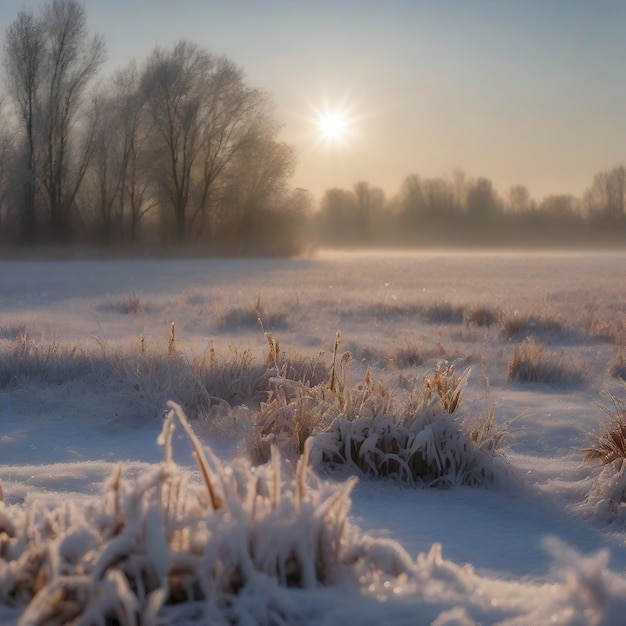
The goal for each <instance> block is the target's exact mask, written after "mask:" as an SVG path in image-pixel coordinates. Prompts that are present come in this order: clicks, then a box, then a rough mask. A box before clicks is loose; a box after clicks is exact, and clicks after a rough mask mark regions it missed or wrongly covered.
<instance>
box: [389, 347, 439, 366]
mask: <svg viewBox="0 0 626 626" xmlns="http://www.w3.org/2000/svg"><path fill="white" fill-rule="evenodd" d="M446 356H447V352H446V349H445V347H444V346H442V345H441V343H437V344H436V345H434V346H433V347H431V348H427V347H425V346H420V345H416V344H408V345H405V346H403V347H402V348H398V350H396V352H395V354H394V355H393V356H392V357H391V360H392V361H393V363H395V365H396V367H398V368H400V369H403V368H405V367H417V366H419V365H423V364H424V363H426V361H430V360H431V359H444V358H446Z"/></svg>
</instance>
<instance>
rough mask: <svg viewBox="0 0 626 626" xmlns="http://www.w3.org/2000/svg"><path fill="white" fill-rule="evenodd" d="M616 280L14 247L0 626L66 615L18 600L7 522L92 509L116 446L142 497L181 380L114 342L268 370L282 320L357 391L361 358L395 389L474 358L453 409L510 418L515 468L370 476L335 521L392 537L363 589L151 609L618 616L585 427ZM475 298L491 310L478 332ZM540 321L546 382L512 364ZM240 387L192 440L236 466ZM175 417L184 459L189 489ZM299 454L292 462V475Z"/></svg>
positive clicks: (354, 615) (605, 354)
mask: <svg viewBox="0 0 626 626" xmlns="http://www.w3.org/2000/svg"><path fill="white" fill-rule="evenodd" d="M625 275H626V255H623V254H618V253H606V254H600V253H589V254H573V253H553V254H548V253H515V252H510V253H504V252H502V253H449V252H433V251H429V252H423V253H401V252H396V253H390V252H378V253H357V252H354V253H339V252H320V253H318V254H317V255H316V256H315V257H313V258H310V259H293V260H260V259H252V260H218V259H184V260H129V261H122V260H108V261H49V262H43V261H15V262H12V261H8V260H3V261H0V332H1V338H0V483H1V485H2V490H3V493H4V504H0V621H1V622H2V623H13V622H15V623H17V621H18V620H19V619H20V616H22V617H23V620H24V623H62V621H63V620H62V619H61V618H58V619H59V620H60V621H56V622H55V621H54V620H53V619H52V618H48V621H45V620H43V621H42V618H41V615H43V614H44V613H40V617H39V618H38V617H37V616H36V615H35V614H34V612H33V611H31V612H30V613H24V603H23V602H22V603H20V601H19V598H17V599H16V598H15V597H13V596H11V595H10V593H9V591H8V590H9V589H10V587H11V585H12V584H14V582H15V581H14V579H13V578H11V577H12V576H14V575H15V570H14V569H12V567H14V566H13V565H12V564H11V561H10V558H9V556H8V555H10V554H11V549H13V548H11V549H10V547H9V546H10V544H11V540H10V537H9V535H10V534H11V533H7V532H6V531H7V528H6V526H7V523H6V520H7V519H12V520H14V523H15V520H17V519H20V520H27V519H29V520H31V522H32V523H33V524H34V523H35V522H34V521H33V520H34V519H35V513H34V511H36V510H37V511H38V510H40V508H41V507H43V506H44V505H45V506H46V507H49V508H51V509H54V508H55V507H66V508H67V507H68V506H69V504H68V503H70V502H72V503H73V504H72V507H73V508H72V509H71V512H69V509H67V510H66V513H65V515H66V517H67V518H68V519H69V518H72V516H75V518H76V520H79V519H80V520H83V522H84V523H87V522H88V521H89V518H88V515H87V514H86V513H85V514H84V515H85V517H84V519H83V517H81V516H82V515H83V513H82V512H81V511H83V510H87V509H88V507H89V506H90V505H91V504H92V503H93V502H95V501H98V500H99V499H100V498H101V497H102V494H103V493H104V491H105V490H106V488H105V487H104V486H103V485H104V484H105V482H106V481H107V480H109V477H110V476H111V475H112V474H113V472H114V470H115V468H116V466H117V464H118V463H119V462H123V463H124V472H125V475H126V476H127V478H128V481H129V482H128V489H129V490H132V488H133V485H134V484H135V481H137V480H141V477H145V476H146V475H150V472H155V471H157V468H158V467H160V463H161V461H162V459H163V454H164V451H163V448H162V447H161V446H159V445H157V438H158V436H159V434H160V433H161V431H162V428H163V420H164V417H165V413H166V411H167V405H166V403H167V400H174V401H176V402H179V403H181V404H183V405H184V404H185V402H186V400H187V396H186V395H185V394H186V392H187V391H188V390H187V389H185V388H184V385H185V384H186V383H184V381H183V382H182V383H181V382H180V381H178V382H177V381H174V382H173V381H172V380H170V378H171V377H172V371H173V370H171V369H169V370H168V369H166V370H164V371H163V372H161V371H160V370H159V371H157V370H158V368H159V364H158V363H157V361H156V359H155V361H154V362H151V363H152V364H151V365H150V367H151V368H153V369H151V370H150V371H147V372H145V371H138V369H137V368H135V370H134V371H132V370H131V371H129V369H128V367H127V365H126V366H124V365H123V362H124V358H123V355H124V354H129V353H135V354H142V355H150V354H155V355H167V354H168V353H169V354H172V353H174V352H175V353H176V355H178V356H177V358H180V359H181V362H183V361H185V362H192V361H193V359H196V360H197V359H201V358H205V359H207V358H213V356H212V355H217V357H215V358H217V359H222V362H228V361H229V360H230V361H231V362H232V361H234V360H236V357H237V355H239V356H240V357H241V358H244V357H245V359H248V361H249V362H250V363H253V364H258V367H259V368H261V369H263V367H265V366H264V363H265V361H266V359H267V353H268V336H269V337H270V338H271V339H272V340H274V341H276V342H278V344H279V346H280V351H282V352H284V353H285V354H286V355H288V356H291V357H292V358H294V359H295V358H298V359H302V360H306V359H307V358H310V359H314V360H318V361H321V362H323V363H325V364H326V365H327V366H330V364H331V362H332V357H333V347H334V344H335V337H336V333H337V331H340V333H341V343H340V346H339V352H340V353H342V354H343V353H344V352H346V351H349V352H350V354H351V361H350V363H349V372H348V380H349V384H351V385H357V384H358V383H359V382H360V381H362V380H363V379H364V377H365V376H366V375H367V374H366V373H367V371H368V368H369V376H371V378H372V379H375V380H377V381H380V382H381V384H384V385H385V386H386V387H387V388H388V389H390V390H392V391H393V390H398V392H400V391H401V390H404V389H406V388H407V387H408V386H409V385H410V384H411V381H413V380H417V381H422V380H423V379H424V377H425V376H428V375H430V374H431V373H432V372H433V371H434V370H435V369H436V368H437V366H438V363H441V362H442V361H444V360H446V361H448V362H450V363H454V364H455V367H456V371H458V372H461V371H463V370H464V369H465V368H466V367H468V366H472V370H471V374H470V377H469V382H468V385H467V388H466V389H465V391H464V394H463V397H462V401H461V402H462V404H463V409H464V411H465V413H468V414H475V415H484V414H486V413H488V412H489V410H491V409H492V408H493V409H494V415H495V421H496V424H497V425H501V426H503V427H505V429H506V433H507V435H506V441H505V447H504V448H503V450H502V452H503V455H504V459H503V460H504V461H505V462H503V463H502V466H503V467H502V474H503V476H504V475H506V480H502V481H499V482H498V483H497V484H495V485H491V486H485V487H467V486H458V487H452V488H449V489H437V488H430V489H429V488H423V487H407V486H403V485H400V484H398V483H397V482H394V481H393V480H386V479H383V480H378V481H372V480H369V479H367V478H364V477H363V476H361V477H360V479H359V482H358V484H357V485H356V486H355V487H354V489H353V491H352V494H351V498H352V503H351V507H350V509H349V511H348V521H349V527H346V528H347V530H346V529H343V530H342V532H346V533H348V535H347V536H349V537H352V538H353V540H354V541H356V539H354V538H355V537H356V538H358V540H359V541H362V540H363V538H364V537H371V538H372V541H376V540H378V539H381V538H387V539H389V540H393V542H397V544H399V545H397V544H395V543H393V542H392V543H390V542H389V541H386V542H385V541H381V542H380V546H382V547H381V548H380V550H381V551H382V552H385V550H387V552H386V553H385V554H386V556H385V558H384V559H382V561H385V559H386V561H385V562H388V560H389V554H388V552H389V550H391V549H392V548H393V550H397V551H398V554H399V556H398V559H399V560H400V561H401V562H402V564H403V565H402V567H399V569H398V568H396V569H397V571H395V572H392V571H389V568H387V569H386V570H385V567H384V566H381V568H382V569H381V570H380V571H379V570H378V569H377V568H378V565H376V560H375V557H372V559H373V561H372V563H373V564H372V565H371V567H370V568H369V569H368V568H367V567H365V566H364V570H363V571H362V572H361V573H360V574H359V576H358V577H357V578H356V582H355V581H352V582H351V583H348V582H346V581H345V580H343V579H339V580H338V582H337V584H333V585H330V584H329V585H328V586H326V587H322V586H319V585H317V586H315V585H314V586H313V588H312V587H311V586H310V585H308V586H307V585H300V587H302V586H304V587H305V588H304V589H299V588H293V589H292V588H291V587H289V588H288V589H287V588H281V589H277V587H276V586H275V585H273V583H271V581H270V582H267V581H266V582H265V583H264V585H265V586H263V585H261V584H260V583H258V584H257V586H256V587H254V588H253V589H252V590H251V591H249V593H248V596H246V598H243V599H242V600H241V602H242V603H243V604H242V606H243V607H244V608H241V607H240V608H235V609H233V607H230V609H229V610H230V613H228V612H224V613H219V611H217V609H215V607H212V608H211V609H210V610H211V611H217V612H214V613H210V610H209V609H208V608H206V606H205V607H204V608H202V607H196V611H197V615H196V618H193V616H191V617H190V615H191V614H187V615H186V614H185V612H184V610H183V611H180V612H179V613H175V612H171V611H170V612H167V611H161V612H159V610H158V606H157V607H156V608H155V610H154V615H153V616H152V617H150V616H149V611H148V612H144V614H143V618H142V619H143V622H142V623H167V620H168V619H169V620H172V621H174V622H176V623H183V622H184V623H192V622H193V619H197V621H199V622H200V623H202V622H203V620H206V619H208V616H212V617H211V619H213V620H214V621H213V622H212V623H220V621H219V620H220V619H222V620H224V621H223V623H229V620H230V622H231V623H232V622H236V623H242V624H244V623H250V624H253V623H264V622H263V620H266V621H265V623H284V624H296V623H303V624H339V623H359V624H430V623H434V624H439V625H443V624H456V625H467V624H478V623H480V624H496V623H502V624H528V625H530V624H581V625H582V624H616V625H617V624H623V623H625V622H626V575H625V574H624V571H625V569H626V516H624V515H623V512H622V510H621V508H620V507H619V503H617V505H616V504H615V503H614V502H613V503H609V502H608V500H607V498H606V497H605V496H606V495H607V494H608V490H609V489H611V488H612V486H611V482H610V478H611V476H610V475H609V472H607V471H605V473H604V474H603V475H602V476H600V469H601V468H600V467H598V465H597V464H595V463H589V462H585V463H583V450H584V449H585V448H587V447H589V445H590V444H591V443H592V440H591V439H590V434H591V433H598V432H600V429H601V427H602V425H603V424H605V423H607V421H608V417H607V415H606V414H605V413H604V412H603V411H602V410H601V408H600V406H599V405H601V404H602V405H606V406H609V407H611V406H612V404H611V400H610V399H609V398H608V397H607V396H606V395H605V394H606V392H609V393H612V394H614V396H615V397H616V398H618V399H619V398H622V399H626V389H624V387H623V385H622V383H621V381H620V380H619V378H617V377H615V376H612V375H611V374H610V369H611V367H612V366H615V364H616V362H617V361H616V359H617V358H618V354H619V352H620V342H621V343H622V347H623V342H624V336H625V335H624V331H626V322H625V321H624V320H625V315H626V292H625V291H624V284H625V282H624V277H625ZM479 311H488V312H490V313H493V315H494V319H493V320H489V321H490V323H489V324H488V325H487V324H486V323H485V325H483V323H482V322H483V321H484V319H483V317H480V315H479V313H478V312H479ZM257 317H261V321H262V323H263V327H261V324H260V323H259V322H258V320H257ZM172 323H174V325H175V326H174V327H172ZM527 335H531V336H533V337H534V338H535V341H536V342H537V344H536V345H540V346H543V349H544V353H543V354H544V355H547V357H548V358H549V363H548V364H547V365H546V371H552V370H553V372H554V376H553V379H554V380H555V382H548V383H546V382H526V381H524V380H511V379H510V377H509V366H510V362H511V360H512V358H513V355H514V352H515V350H516V349H519V346H520V345H522V344H523V342H524V339H525V337H526V336H527ZM28 346H30V348H29V347H28ZM33 346H34V347H33ZM29 350H30V351H29ZM248 351H249V352H248ZM207 355H208V356H207ZM537 358H540V357H539V356H537ZM20 359H22V360H23V361H24V362H25V363H26V364H25V365H24V364H23V366H20V364H19V361H20ZM268 366H269V367H271V363H269V364H268ZM125 367H126V369H125ZM146 381H148V382H146ZM248 395H249V397H245V394H243V395H242V394H239V395H237V394H236V393H235V394H234V395H233V396H232V397H231V398H229V399H228V404H226V403H224V402H217V401H215V402H214V401H209V402H207V403H206V405H205V406H204V408H203V409H198V408H197V407H196V408H197V410H196V411H195V413H194V411H192V412H191V414H190V418H191V423H192V426H193V428H194V431H195V432H196V434H197V436H198V437H199V438H200V440H201V441H202V443H203V444H204V445H206V446H209V447H210V449H211V450H212V451H213V452H214V453H215V454H216V455H217V457H218V458H220V459H221V460H222V461H223V462H225V463H226V464H227V465H229V464H230V463H231V461H232V460H233V459H234V458H235V457H240V456H247V455H248V454H249V449H250V442H251V437H252V435H251V429H252V426H251V421H250V420H251V417H250V416H251V415H252V414H253V412H254V411H256V410H257V409H258V407H259V400H260V399H262V397H258V396H257V395H255V393H254V389H253V390H252V392H251V393H250V394H248ZM179 431H180V433H181V435H180V436H179V435H178V433H179ZM182 432H183V431H182V429H180V428H178V429H177V430H176V434H175V435H174V439H173V442H172V445H173V456H174V461H175V462H177V463H178V464H179V465H180V470H177V471H180V472H181V475H182V476H184V478H185V480H188V481H190V485H191V486H193V485H196V486H197V485H198V484H201V478H199V472H198V466H197V464H196V461H195V460H194V458H193V456H192V454H191V452H192V451H191V446H190V444H189V442H188V439H187V438H186V437H184V436H183V435H182ZM295 461H296V459H295V458H294V459H286V466H285V468H284V472H283V475H284V480H285V481H287V482H286V483H285V485H287V484H288V481H289V480H290V478H289V476H290V467H292V466H293V464H294V463H295ZM290 462H291V464H290ZM324 480H327V481H331V483H332V482H343V481H345V480H346V474H345V472H344V473H339V474H330V475H326V476H324ZM311 481H313V482H314V481H315V478H314V477H311ZM285 488H286V489H287V487H285ZM311 489H312V490H313V491H314V490H315V489H317V488H316V487H314V486H312V487H311ZM320 489H321V487H320ZM343 498H344V500H345V501H346V502H347V500H346V498H347V496H344V497H343ZM611 506H612V507H613V509H611ZM616 506H617V508H615V507H616ZM609 509H611V510H609ZM31 514H32V519H31V518H29V517H28V516H29V515H31ZM42 515H43V514H42ZM72 519H73V518H72ZM3 520H4V522H3ZM31 522H27V521H24V522H23V523H24V524H27V523H31ZM70 522H72V520H70ZM3 523H4V527H3ZM233 523H234V522H233ZM71 525H72V524H71V523H70V524H69V526H71ZM63 532H66V531H63ZM67 532H68V533H70V530H67ZM302 532H303V533H304V532H305V530H303V531H302ZM13 534H14V535H16V534H17V532H16V531H14V532H13ZM61 539H62V537H61V538H58V537H57V538H56V539H54V541H56V544H58V543H59V541H61ZM351 541H352V540H351ZM368 541H369V539H368ZM144 547H145V549H146V550H147V552H148V553H149V552H150V550H151V549H152V548H151V547H150V546H144ZM383 548H384V549H383ZM157 549H158V548H157V547H155V548H154V550H157ZM403 549H404V550H406V552H407V553H408V555H409V556H410V559H409V560H408V561H407V560H406V558H405V557H406V555H405V554H404V553H403V552H402V550H403ZM50 558H51V557H50ZM381 558H382V557H381ZM403 559H404V560H403ZM382 561H381V562H382ZM50 568H51V569H54V567H53V565H50ZM391 569H393V568H391ZM296 587H297V586H296ZM242 595H244V594H242ZM260 597H262V598H264V600H262V601H261V600H259V599H258V598H260ZM268 598H271V599H269V600H268ZM154 602H156V600H154ZM246 602H247V604H246ZM157 604H158V603H157ZM244 605H245V606H244ZM269 605H271V606H272V607H273V609H272V610H269V609H268V608H267V607H268V606H269ZM155 606H156V605H155ZM276 607H278V608H276ZM203 610H204V611H205V613H204V618H203V617H200V616H201V615H202V611H203ZM130 613H131V614H132V613H133V611H132V610H131V611H130ZM177 615H178V616H179V617H176V616H177ZM226 615H228V616H227V617H225V616H226ZM220 616H221V617H220ZM85 619H87V621H86V622H84V623H94V622H92V621H89V620H93V619H95V618H93V616H92V617H91V618H85ZM117 619H118V622H119V621H121V620H120V618H119V615H118V618H117ZM151 619H152V621H150V620H151ZM29 620H31V621H29ZM38 620H39V621H38ZM103 620H104V618H103ZM185 620H186V621H185ZM281 620H282V621H281ZM77 623H79V622H77ZM80 623H83V622H80ZM102 623H105V622H104V621H103V622H102ZM129 623H130V622H129Z"/></svg>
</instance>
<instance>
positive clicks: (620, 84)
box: [0, 0, 626, 198]
mask: <svg viewBox="0 0 626 626" xmlns="http://www.w3.org/2000/svg"><path fill="white" fill-rule="evenodd" d="M40 4H41V3H38V2H22V1H21V0H2V3H1V5H0V27H2V30H4V29H5V28H6V27H7V26H8V25H9V24H10V23H11V21H12V20H13V19H15V17H16V16H17V13H18V11H19V10H20V9H22V8H25V7H31V8H37V7H38V6H40ZM83 4H84V6H85V8H86V11H87V17H88V25H89V28H90V30H91V31H92V32H93V33H100V34H102V35H104V37H105V39H106V42H107V48H108V55H109V60H108V63H107V66H106V68H105V72H112V71H113V70H114V69H117V68H121V67H123V66H125V65H126V64H127V63H129V62H130V61H131V60H132V59H135V60H137V61H138V62H139V63H142V62H143V61H144V60H145V59H146V58H147V56H148V55H149V53H150V52H151V51H152V50H153V48H154V47H155V46H156V45H157V44H158V45H161V46H170V45H172V44H173V43H174V42H176V41H178V40H179V39H181V38H184V39H188V40H190V41H193V42H194V43H196V44H198V45H200V46H202V47H204V48H206V49H207V50H208V51H209V52H211V53H214V54H218V55H221V54H224V55H226V56H228V57H229V58H231V59H232V60H233V61H234V62H236V63H237V64H238V65H240V66H241V67H242V68H243V69H244V71H245V74H246V76H247V80H248V83H249V84H250V85H252V86H255V87H259V88H263V89H266V90H268V91H269V92H270V93H271V95H272V98H273V101H274V103H275V114H276V118H277V119H278V120H279V121H280V122H281V123H282V125H283V127H282V131H281V135H280V139H281V140H283V141H286V142H287V143H289V144H291V145H292V146H293V147H294V150H295V152H296V156H297V159H298V168H297V170H296V174H295V176H294V178H293V181H292V183H293V185H294V186H300V187H305V188H307V189H309V190H310V191H311V192H312V193H313V194H314V196H316V197H317V198H319V197H321V195H322V194H323V191H324V190H325V189H328V188H330V187H335V186H339V187H344V188H349V187H351V186H352V185H353V184H354V183H355V182H357V181H361V180H366V181H368V182H370V183H371V184H372V185H376V186H380V187H382V188H383V189H384V190H385V191H386V192H387V193H388V194H389V195H393V194H394V193H396V192H397V191H398V189H399V188H400V185H401V183H402V180H403V179H404V178H405V177H406V176H407V175H408V174H411V173H417V174H420V175H422V176H440V175H446V174H450V173H451V172H452V171H453V170H454V169H455V168H461V169H463V170H465V172H466V173H467V174H468V176H470V177H478V176H486V177H488V178H490V179H491V180H492V181H493V183H494V185H495V186H496V188H497V189H498V190H499V191H500V192H501V193H503V194H506V192H507V190H508V189H509V188H510V187H511V186H512V185H514V184H524V185H526V186H527V187H528V188H529V190H530V192H531V194H532V195H533V196H534V197H536V198H541V197H543V196H545V195H548V194H551V193H573V194H576V195H578V194H581V193H582V192H583V191H584V190H585V189H586V188H587V187H588V186H589V185H590V184H591V182H592V179H593V175H594V174H595V173H596V172H598V171H601V170H605V169H609V168H611V167H613V166H615V165H617V164H619V163H624V162H626V115H624V111H625V110H626V79H625V78H624V73H623V65H624V59H626V38H625V37H624V36H623V25H624V23H626V2H623V1H621V0H618V1H613V0H599V1H597V2H593V3H591V2H588V1H586V0H584V1H580V0H551V1H550V0H528V1H513V0H510V1H509V0H507V1H506V2H500V1H497V0H492V1H487V0H474V1H469V0H443V1H436V0H430V1H422V0H377V1H373V0H334V1H330V0H317V1H315V2H314V1H311V0H309V1H305V0H228V1H226V0H107V1H103V0H84V2H83ZM334 109H338V110H340V111H342V112H344V113H345V114H346V115H347V117H348V134H347V136H346V137H345V138H344V140H343V141H341V142H339V141H335V142H331V141H323V140H321V139H320V136H319V131H318V128H317V116H318V114H319V112H322V111H325V110H334Z"/></svg>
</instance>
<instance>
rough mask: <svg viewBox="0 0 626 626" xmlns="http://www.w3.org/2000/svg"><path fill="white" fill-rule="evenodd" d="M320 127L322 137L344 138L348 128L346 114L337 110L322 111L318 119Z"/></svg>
mask: <svg viewBox="0 0 626 626" xmlns="http://www.w3.org/2000/svg"><path fill="white" fill-rule="evenodd" d="M317 125H318V129H319V132H320V135H321V136H322V139H326V140H328V141H336V140H340V139H343V138H344V137H345V136H346V132H347V130H348V123H347V120H346V117H345V115H343V114H342V113H339V112H337V111H333V112H330V113H322V114H321V115H320V116H319V119H318V121H317Z"/></svg>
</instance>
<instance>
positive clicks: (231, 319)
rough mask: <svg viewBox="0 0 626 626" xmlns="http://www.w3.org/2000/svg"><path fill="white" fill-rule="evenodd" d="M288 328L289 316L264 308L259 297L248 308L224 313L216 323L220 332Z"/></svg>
mask: <svg viewBox="0 0 626 626" xmlns="http://www.w3.org/2000/svg"><path fill="white" fill-rule="evenodd" d="M288 326H289V314H288V313H287V312H285V311H280V310H277V309H273V308H270V307H266V306H265V305H264V304H263V303H262V301H261V296H258V297H257V299H256V301H255V302H254V303H253V304H252V305H250V306H248V307H234V308H232V309H229V310H228V311H226V312H225V313H224V314H223V315H222V316H221V317H220V319H219V321H218V328H219V329H220V330H228V331H232V330H242V329H245V330H254V329H257V330H258V329H259V328H262V329H263V330H268V331H270V330H284V329H286V328H288Z"/></svg>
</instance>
